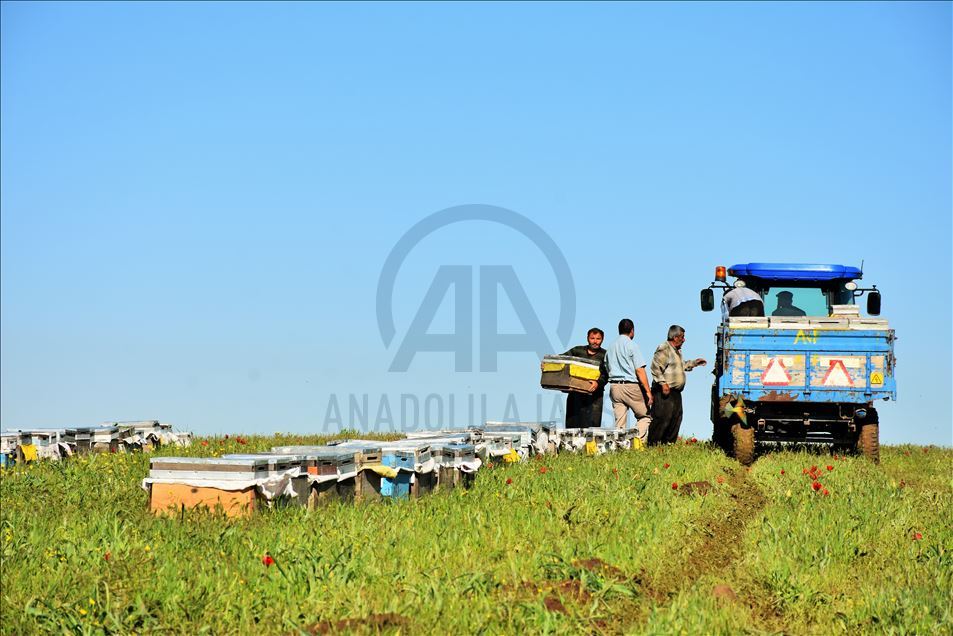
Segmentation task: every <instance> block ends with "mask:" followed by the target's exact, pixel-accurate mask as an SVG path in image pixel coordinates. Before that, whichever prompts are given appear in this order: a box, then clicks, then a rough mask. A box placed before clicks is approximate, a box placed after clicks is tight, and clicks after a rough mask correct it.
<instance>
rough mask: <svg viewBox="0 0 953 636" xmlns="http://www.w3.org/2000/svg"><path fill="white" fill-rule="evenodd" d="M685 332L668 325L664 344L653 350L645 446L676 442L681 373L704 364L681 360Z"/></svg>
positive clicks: (701, 360)
mask: <svg viewBox="0 0 953 636" xmlns="http://www.w3.org/2000/svg"><path fill="white" fill-rule="evenodd" d="M684 343H685V330H684V329H683V328H682V327H680V326H678V325H672V326H671V327H669V328H668V340H666V341H665V342H663V343H662V344H660V345H659V346H658V349H656V350H655V356H653V358H652V377H653V378H654V379H655V382H654V383H653V384H652V403H653V407H652V427H651V428H650V429H649V440H648V441H649V445H650V446H656V445H658V444H672V443H674V442H675V441H676V440H677V439H678V429H679V428H681V426H682V389H684V388H685V372H686V371H691V370H692V369H694V368H695V367H701V366H705V364H707V363H706V362H705V360H704V359H703V358H695V359H694V360H688V361H685V360H682V345H683V344H684Z"/></svg>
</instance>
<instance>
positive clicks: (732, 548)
mask: <svg viewBox="0 0 953 636" xmlns="http://www.w3.org/2000/svg"><path fill="white" fill-rule="evenodd" d="M728 485H729V486H730V487H731V498H732V499H733V500H734V503H735V505H734V506H733V507H732V508H731V509H729V510H728V512H727V514H726V515H725V516H724V517H722V518H720V519H705V520H704V521H703V522H702V523H701V524H700V529H699V530H697V531H700V532H703V533H704V534H705V539H704V540H703V541H702V543H701V544H700V545H698V546H696V547H694V548H692V550H691V551H690V552H688V553H687V555H686V557H685V558H684V559H683V560H682V561H680V562H677V563H676V564H675V565H674V566H673V567H672V568H670V569H667V570H666V571H665V573H664V574H662V576H661V577H659V578H658V579H657V580H655V581H652V582H651V584H650V585H649V587H647V588H644V592H645V593H646V595H647V596H649V597H650V598H652V599H653V600H654V601H656V603H659V604H660V605H661V604H667V603H668V601H669V600H671V598H672V597H674V596H675V595H676V594H677V593H678V592H679V590H682V589H685V588H686V587H689V586H691V585H693V584H694V583H695V582H696V581H698V580H699V579H701V578H702V577H703V576H705V575H707V574H711V573H713V572H718V571H724V570H726V569H728V568H729V566H730V565H731V564H732V563H733V562H734V561H735V560H737V559H738V558H739V557H741V546H742V543H743V539H744V533H745V529H746V527H747V525H748V522H749V521H751V519H753V518H754V517H756V516H757V515H758V514H759V513H760V512H761V511H762V510H764V508H765V506H767V503H768V500H767V498H766V497H765V496H764V494H763V493H762V492H761V490H760V489H759V488H758V487H757V486H756V485H755V484H754V482H752V481H751V480H750V479H748V471H747V470H745V469H735V470H733V471H731V472H730V473H729V476H728Z"/></svg>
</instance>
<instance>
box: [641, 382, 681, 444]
mask: <svg viewBox="0 0 953 636" xmlns="http://www.w3.org/2000/svg"><path fill="white" fill-rule="evenodd" d="M681 427H682V390H681V389H672V390H671V391H669V392H668V395H665V394H664V393H662V385H660V384H653V385H652V426H650V427H649V446H658V445H659V444H674V443H675V442H676V441H677V440H678V429H680V428H681Z"/></svg>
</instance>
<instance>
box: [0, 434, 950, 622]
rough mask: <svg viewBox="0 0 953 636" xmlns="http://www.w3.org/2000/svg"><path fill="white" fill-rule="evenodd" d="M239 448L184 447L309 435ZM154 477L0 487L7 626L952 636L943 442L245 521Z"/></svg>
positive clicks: (639, 467)
mask: <svg viewBox="0 0 953 636" xmlns="http://www.w3.org/2000/svg"><path fill="white" fill-rule="evenodd" d="M241 441H244V442H245V443H244V444H239V443H238V442H237V441H236V440H235V439H234V438H233V439H229V440H224V439H218V438H207V439H204V440H197V441H196V443H195V444H194V445H193V446H192V447H191V448H189V449H186V451H185V453H187V454H193V455H212V454H216V453H218V454H221V453H224V452H252V451H256V450H266V449H267V448H269V447H270V446H272V445H276V444H292V443H301V442H308V443H316V442H318V441H320V438H302V437H289V436H279V437H270V438H255V437H253V438H249V439H248V440H241ZM203 442H205V444H203ZM160 452H162V453H163V454H185V453H183V451H182V449H171V450H168V451H160ZM148 461H149V456H148V455H142V454H137V455H131V454H130V455H119V454H117V455H93V456H83V457H75V458H72V459H70V460H69V461H64V462H60V463H50V462H44V463H41V464H38V465H33V466H26V467H21V466H18V467H15V468H14V469H12V470H7V471H4V472H3V473H2V477H0V549H2V552H0V554H2V572H0V579H2V594H0V614H2V617H0V619H2V620H0V632H2V633H4V634H7V633H9V634H19V633H23V634H27V633H36V632H57V633H84V634H85V633H103V632H106V633H133V632H135V633H143V632H163V633H181V634H200V633H212V634H226V633H229V634H231V633H261V634H294V633H327V632H339V631H346V630H353V631H356V632H359V633H360V632H369V633H374V632H377V631H385V632H398V631H399V632H402V633H436V632H441V633H471V632H484V633H490V634H501V633H502V634H517V633H527V632H529V633H540V632H545V633H579V632H589V633H705V634H717V633H724V634H729V633H730V634H736V633H744V632H752V633H764V632H767V633H781V632H784V633H794V634H814V633H816V634H830V633H846V632H849V633H940V632H945V633H950V632H951V630H953V609H951V605H953V596H951V595H953V593H951V590H953V529H951V523H950V522H951V519H953V496H951V494H953V483H951V477H953V475H951V467H953V451H951V450H949V449H940V448H935V447H930V448H920V447H906V446H902V447H885V448H884V449H883V450H882V463H881V465H879V466H874V465H871V464H869V463H868V462H866V461H865V460H863V459H861V458H857V457H835V456H832V455H830V454H827V453H823V454H820V453H810V452H807V451H800V452H777V453H771V454H767V455H765V456H763V457H761V458H760V459H759V460H758V461H757V462H756V463H755V465H754V466H752V467H751V468H750V469H745V468H743V467H741V466H739V465H738V464H736V463H735V462H733V461H732V460H730V459H728V458H726V457H725V456H724V455H722V454H721V453H720V452H718V451H716V450H714V449H713V448H711V447H710V446H708V445H706V444H680V445H678V446H672V447H668V448H662V449H651V450H648V451H643V452H625V453H615V454H609V455H602V456H597V457H586V456H573V455H560V456H553V457H550V456H547V457H543V458H537V459H533V460H531V461H529V462H527V463H524V464H517V465H512V466H497V467H494V468H492V469H484V470H481V472H480V473H479V475H478V478H477V480H476V483H475V485H474V486H473V487H472V488H471V489H469V490H462V489H458V490H455V491H453V492H450V493H438V494H434V495H431V496H428V497H426V498H423V499H419V500H411V501H402V502H384V503H377V504H370V503H369V504H349V503H335V504H332V505H330V506H328V507H325V508H321V509H317V510H311V511H308V510H304V509H281V510H275V511H267V512H265V513H262V514H259V515H257V516H255V517H252V518H250V519H244V520H226V519H224V518H222V517H220V516H216V515H215V514H212V513H199V512H193V513H188V514H186V515H185V516H184V518H180V517H176V518H155V517H153V516H152V515H151V514H149V513H148V512H147V510H146V493H145V491H143V490H142V489H141V487H140V482H141V480H142V478H143V477H145V476H146V474H147V473H148ZM812 467H814V471H813V475H815V476H816V481H817V482H818V483H820V484H821V486H820V487H815V486H812V484H813V482H814V481H815V479H814V477H813V476H812V475H811V474H805V471H807V472H808V473H810V472H811V468H812ZM692 482H705V483H704V484H697V483H696V484H692ZM686 484H692V485H691V486H690V487H688V488H686ZM266 555H267V556H269V557H271V558H270V559H266V558H265V557H266ZM272 561H273V564H270V565H269V563H271V562H272Z"/></svg>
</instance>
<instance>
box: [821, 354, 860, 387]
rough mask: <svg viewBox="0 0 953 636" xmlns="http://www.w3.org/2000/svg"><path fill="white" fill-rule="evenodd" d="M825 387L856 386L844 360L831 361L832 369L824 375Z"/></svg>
mask: <svg viewBox="0 0 953 636" xmlns="http://www.w3.org/2000/svg"><path fill="white" fill-rule="evenodd" d="M821 384H823V385H824V386H854V381H853V380H851V379H850V374H849V373H848V372H847V367H845V366H844V361H843V360H831V368H830V369H828V370H827V373H826V374H824V381H823V382H821Z"/></svg>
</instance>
